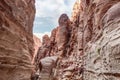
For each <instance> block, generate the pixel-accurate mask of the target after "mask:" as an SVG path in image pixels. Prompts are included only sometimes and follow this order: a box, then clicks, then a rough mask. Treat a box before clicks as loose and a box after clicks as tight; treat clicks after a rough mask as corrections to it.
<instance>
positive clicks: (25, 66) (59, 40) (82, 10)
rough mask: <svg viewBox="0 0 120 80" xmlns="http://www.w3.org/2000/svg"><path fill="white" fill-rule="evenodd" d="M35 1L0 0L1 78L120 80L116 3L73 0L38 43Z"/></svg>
mask: <svg viewBox="0 0 120 80" xmlns="http://www.w3.org/2000/svg"><path fill="white" fill-rule="evenodd" d="M35 2H36V1H35V0H0V80H120V0H76V1H75V3H74V5H73V10H72V11H71V16H69V15H68V14H67V13H62V14H61V15H60V16H59V17H57V18H58V21H57V22H58V25H56V26H57V27H55V28H54V29H53V30H52V31H51V35H50V36H49V35H47V34H46V35H44V36H43V37H42V39H41V40H40V39H39V38H38V37H37V36H36V35H34V34H33V33H34V32H33V27H34V21H35V14H36V7H35ZM51 15H52V14H51Z"/></svg>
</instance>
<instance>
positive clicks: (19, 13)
mask: <svg viewBox="0 0 120 80" xmlns="http://www.w3.org/2000/svg"><path fill="white" fill-rule="evenodd" d="M34 3H35V1H34V0H0V80H30V76H31V73H32V68H33V66H32V65H31V60H32V55H33V52H34V49H33V34H32V27H33V20H34V16H35V5H34Z"/></svg>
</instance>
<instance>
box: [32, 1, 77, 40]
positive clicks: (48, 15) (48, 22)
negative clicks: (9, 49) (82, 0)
mask: <svg viewBox="0 0 120 80" xmlns="http://www.w3.org/2000/svg"><path fill="white" fill-rule="evenodd" d="M75 1H76V0H36V3H35V6H36V16H35V21H34V28H33V33H34V35H36V36H37V37H39V38H42V36H43V35H44V34H48V35H50V32H51V31H52V29H54V28H55V27H57V26H58V23H57V22H58V18H59V16H60V15H61V14H62V13H66V14H68V16H71V12H72V9H73V5H74V3H75Z"/></svg>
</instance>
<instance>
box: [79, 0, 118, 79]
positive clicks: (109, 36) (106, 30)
mask: <svg viewBox="0 0 120 80" xmlns="http://www.w3.org/2000/svg"><path fill="white" fill-rule="evenodd" d="M81 4H82V5H81V7H82V8H83V11H81V13H80V18H79V21H80V23H79V24H80V25H79V26H81V25H83V53H84V57H83V58H84V60H83V61H84V74H83V75H84V76H83V79H84V80H119V79H120V71H119V70H120V68H119V66H120V65H119V63H120V59H119V54H118V53H120V51H119V49H120V48H119V46H120V44H119V42H120V38H119V37H120V33H119V32H120V30H119V28H120V25H119V24H120V22H119V21H120V12H119V11H120V10H119V9H120V1H119V0H114V1H113V0H96V1H95V0H85V1H83V0H82V2H81Z"/></svg>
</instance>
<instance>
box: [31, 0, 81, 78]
mask: <svg viewBox="0 0 120 80" xmlns="http://www.w3.org/2000/svg"><path fill="white" fill-rule="evenodd" d="M37 2H38V3H40V4H41V5H42V4H43V6H39V5H40V4H38V3H37ZM45 2H47V1H37V0H36V9H38V11H43V12H38V11H37V10H36V12H38V13H36V18H35V22H34V35H35V36H37V37H39V38H40V39H41V40H42V41H41V43H40V44H41V45H40V44H39V43H38V44H37V42H36V45H35V46H36V48H37V49H38V51H37V52H36V53H35V56H34V60H33V64H34V65H35V72H34V74H33V76H32V78H39V79H40V80H44V79H46V80H62V79H67V78H69V79H72V80H74V79H79V80H80V79H81V78H82V76H81V75H82V67H81V66H82V58H81V56H80V55H81V54H82V53H78V51H80V52H82V50H83V49H78V45H77V42H78V41H77V36H76V32H77V30H78V29H77V28H78V26H79V11H80V10H79V9H80V6H79V5H80V0H77V1H76V2H75V1H73V0H69V1H67V0H66V1H64V0H62V1H56V3H55V2H54V3H51V2H50V1H48V5H50V4H51V5H55V6H57V7H59V8H60V9H59V8H57V9H56V7H50V6H48V5H47V6H46V5H44V3H45ZM49 2H50V3H49ZM59 4H60V5H61V6H63V8H62V7H61V6H59ZM73 5H74V6H73ZM40 7H41V8H40ZM45 7H47V9H50V8H53V10H51V9H50V12H49V13H51V14H52V15H51V14H48V12H47V11H44V10H46V8H45ZM65 8H66V9H65ZM61 9H62V10H63V11H61ZM69 10H70V11H69ZM48 11H49V10H48ZM54 11H56V13H54ZM57 11H58V12H59V11H61V12H60V13H57ZM46 12H47V13H46ZM71 12H72V14H71ZM70 14H71V15H70ZM69 17H70V18H69ZM52 19H54V20H53V21H54V22H51V21H52ZM48 21H49V22H48ZM50 22H51V23H50ZM55 25H58V26H57V27H51V26H55ZM47 28H48V29H49V30H47ZM50 28H52V31H51V29H50ZM40 29H41V30H40ZM42 29H43V30H42ZM43 31H44V32H43ZM50 33H51V34H50ZM43 34H44V35H43ZM37 45H38V46H37ZM38 47H39V48H38ZM76 77H77V78H76Z"/></svg>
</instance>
